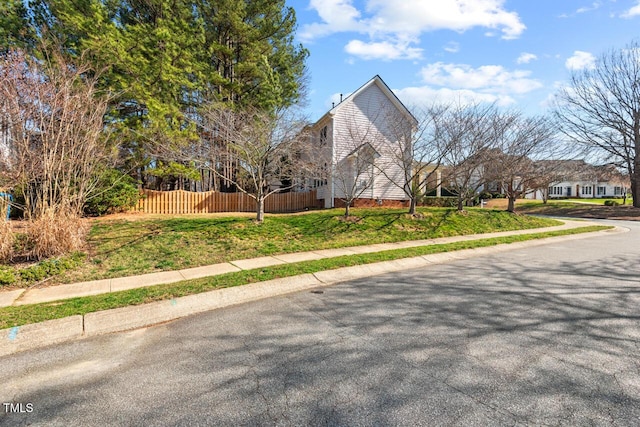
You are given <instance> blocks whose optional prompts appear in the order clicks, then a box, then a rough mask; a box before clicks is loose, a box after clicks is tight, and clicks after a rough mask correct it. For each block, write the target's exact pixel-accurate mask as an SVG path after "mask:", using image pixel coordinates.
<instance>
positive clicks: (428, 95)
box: [394, 86, 516, 107]
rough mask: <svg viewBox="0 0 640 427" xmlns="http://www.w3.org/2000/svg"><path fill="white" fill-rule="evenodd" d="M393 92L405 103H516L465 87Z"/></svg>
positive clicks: (506, 104) (504, 97)
mask: <svg viewBox="0 0 640 427" xmlns="http://www.w3.org/2000/svg"><path fill="white" fill-rule="evenodd" d="M394 92H395V94H396V95H397V96H398V98H400V100H401V101H402V102H403V103H404V104H405V105H430V104H432V103H434V102H436V103H439V102H441V103H445V104H446V103H451V102H453V103H461V104H472V103H489V104H491V103H495V104H496V105H499V106H501V107H507V106H510V105H513V104H515V103H516V101H515V99H513V98H512V97H510V96H508V95H496V94H491V93H482V92H477V91H472V90H467V89H449V88H432V87H430V86H421V87H420V86H418V87H407V88H404V89H394Z"/></svg>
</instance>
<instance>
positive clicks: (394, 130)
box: [378, 104, 450, 215]
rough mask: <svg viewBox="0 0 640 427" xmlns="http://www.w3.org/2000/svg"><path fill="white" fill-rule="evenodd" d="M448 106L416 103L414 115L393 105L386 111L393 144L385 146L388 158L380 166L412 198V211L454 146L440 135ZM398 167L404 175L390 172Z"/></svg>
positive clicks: (414, 210)
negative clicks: (418, 104)
mask: <svg viewBox="0 0 640 427" xmlns="http://www.w3.org/2000/svg"><path fill="white" fill-rule="evenodd" d="M448 108H449V107H448V106H446V105H438V104H433V105H431V106H429V107H425V108H418V107H414V108H411V110H412V116H413V117H411V118H408V117H407V116H406V114H403V112H402V111H400V110H398V109H397V108H395V107H393V106H391V109H387V110H385V112H384V114H385V117H386V119H387V123H388V131H389V138H388V140H389V144H387V145H386V149H385V154H386V156H385V158H386V159H387V161H386V162H380V163H379V164H378V168H379V170H380V173H381V174H383V175H384V176H385V177H386V178H387V179H388V180H389V181H390V182H391V183H392V184H393V185H395V186H396V187H398V188H400V189H402V191H403V192H404V194H405V195H406V197H407V199H409V214H412V215H413V214H415V213H416V206H417V202H418V200H419V199H420V197H421V196H423V195H424V192H425V189H426V187H427V185H428V184H429V183H431V182H433V181H434V177H435V176H436V174H438V172H439V168H440V166H441V164H442V161H443V159H444V157H445V156H446V155H447V153H448V151H449V149H450V147H449V145H448V144H449V143H450V141H449V140H445V139H440V138H439V135H438V132H439V131H440V130H441V123H440V121H441V120H442V118H443V117H444V115H445V113H446V111H447V109H448ZM398 168H399V169H400V170H401V171H402V175H401V176H400V177H398V176H395V175H393V174H391V173H389V171H394V170H397V169H398ZM398 178H400V179H398Z"/></svg>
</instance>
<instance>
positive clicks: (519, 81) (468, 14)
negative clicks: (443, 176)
mask: <svg viewBox="0 0 640 427" xmlns="http://www.w3.org/2000/svg"><path fill="white" fill-rule="evenodd" d="M287 4H288V5H289V6H292V7H293V8H294V9H295V10H296V14H297V18H298V31H297V34H296V38H297V40H298V42H300V43H302V44H303V45H304V46H305V47H306V48H307V49H309V51H310V53H311V56H310V57H309V60H308V63H307V64H308V67H309V70H310V75H311V82H310V92H309V107H308V108H307V112H308V114H309V116H310V117H309V118H310V119H312V120H316V119H318V118H319V117H320V116H322V114H324V113H325V112H326V111H327V110H328V109H329V108H330V107H331V102H332V100H333V101H337V100H338V98H339V94H340V93H343V94H345V95H347V94H349V93H350V92H353V91H355V90H356V89H357V88H358V87H360V86H361V85H362V84H364V83H365V82H367V81H368V80H369V79H370V78H372V77H373V76H374V75H376V74H379V75H380V76H381V77H382V78H383V79H384V80H385V82H386V83H387V84H388V85H389V86H390V87H391V89H393V90H394V91H395V92H396V94H397V95H398V96H399V97H400V99H401V100H402V101H403V102H405V103H406V104H407V105H412V104H420V103H423V102H424V103H430V102H432V101H434V100H436V101H443V102H446V101H449V100H457V99H462V100H478V101H487V102H496V103H498V104H499V105H503V106H507V107H515V108H519V109H521V110H523V111H525V112H527V113H529V114H542V113H544V112H545V111H546V108H547V106H548V103H549V99H550V97H552V96H553V94H554V93H555V92H556V90H557V88H558V87H559V86H560V85H562V84H565V83H566V82H567V81H568V79H569V77H570V75H571V71H572V70H579V69H580V68H584V67H592V66H593V64H594V61H595V60H596V58H597V57H598V56H599V55H601V54H602V53H604V52H606V51H607V50H609V49H620V48H624V47H625V45H626V44H628V43H630V42H631V41H632V40H637V39H638V38H639V37H638V36H639V33H640V31H639V29H640V0H599V1H588V0H585V1H582V0H555V1H554V0H514V1H502V0H287Z"/></svg>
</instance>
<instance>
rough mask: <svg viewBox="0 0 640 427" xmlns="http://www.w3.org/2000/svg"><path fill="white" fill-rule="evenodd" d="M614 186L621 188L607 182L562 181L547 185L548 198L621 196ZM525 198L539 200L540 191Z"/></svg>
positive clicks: (618, 185) (540, 196)
mask: <svg viewBox="0 0 640 427" xmlns="http://www.w3.org/2000/svg"><path fill="white" fill-rule="evenodd" d="M599 187H600V190H599ZM616 187H618V188H621V185H620V184H617V185H616V184H611V183H609V182H597V183H594V182H590V181H564V182H560V183H557V184H553V185H550V186H549V199H557V198H566V197H570V198H580V199H591V198H594V199H601V198H604V197H622V193H621V192H620V191H618V192H616ZM576 191H578V192H576ZM526 198H527V199H540V200H541V199H542V193H541V192H540V191H539V190H538V191H536V192H535V193H530V194H529V195H527V197H526Z"/></svg>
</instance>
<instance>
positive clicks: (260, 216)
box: [256, 196, 264, 222]
mask: <svg viewBox="0 0 640 427" xmlns="http://www.w3.org/2000/svg"><path fill="white" fill-rule="evenodd" d="M256 221H258V222H262V221H264V197H263V196H259V197H258V198H256Z"/></svg>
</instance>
